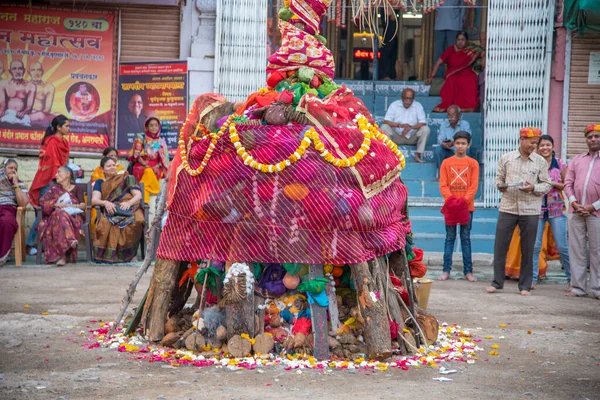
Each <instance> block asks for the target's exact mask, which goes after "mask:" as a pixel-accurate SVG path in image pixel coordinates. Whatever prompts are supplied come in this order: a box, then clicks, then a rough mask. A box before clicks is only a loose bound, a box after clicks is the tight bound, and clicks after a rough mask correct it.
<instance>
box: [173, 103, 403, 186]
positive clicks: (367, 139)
mask: <svg viewBox="0 0 600 400" xmlns="http://www.w3.org/2000/svg"><path fill="white" fill-rule="evenodd" d="M235 117H237V114H233V115H231V116H230V117H229V118H228V119H227V121H226V122H225V123H224V124H223V126H221V129H219V131H218V132H216V133H210V137H211V142H210V145H209V146H208V149H207V150H206V154H205V155H204V159H203V160H202V163H201V164H200V166H199V167H198V168H197V169H195V170H194V169H192V168H191V167H190V165H189V162H188V158H187V153H186V148H185V141H184V140H183V132H184V130H183V129H182V130H181V134H180V136H179V152H180V154H181V165H182V167H183V168H184V169H185V170H186V171H187V172H188V173H189V174H190V175H192V176H197V175H200V174H201V173H202V171H203V170H204V168H206V166H207V165H208V161H209V160H210V158H211V156H212V153H213V151H214V149H215V147H216V145H217V141H218V140H219V139H220V138H221V137H222V136H223V134H224V133H225V131H226V130H227V129H229V140H230V141H231V143H232V144H233V146H234V148H235V151H236V153H237V155H238V156H239V157H240V158H241V159H242V160H243V161H244V164H246V165H248V166H250V167H251V168H253V169H255V170H257V171H261V172H263V173H275V172H281V171H283V170H284V169H286V168H287V167H289V166H290V165H292V164H294V163H295V162H297V161H298V160H300V159H301V158H302V156H303V155H304V153H306V150H307V149H308V148H309V147H310V145H311V143H314V147H315V150H317V151H318V152H319V154H320V155H321V157H323V159H324V160H325V161H327V162H328V163H330V164H332V165H333V166H335V167H339V168H348V167H353V166H355V165H356V164H357V163H358V162H360V161H361V160H362V159H363V158H364V157H365V156H366V155H367V153H368V152H369V149H370V148H371V138H374V139H376V140H379V141H381V142H383V143H384V144H385V145H386V146H387V147H388V148H389V149H390V150H392V152H394V154H395V155H396V156H397V157H398V162H399V164H400V169H404V167H405V165H406V159H405V158H404V155H403V154H402V152H401V151H400V150H398V146H397V145H396V144H395V143H394V142H392V141H391V140H390V139H389V138H388V137H387V136H386V135H385V134H383V133H382V132H380V131H379V129H377V125H375V126H373V125H371V124H370V123H369V121H368V120H367V119H366V118H365V117H364V116H362V115H359V116H357V118H356V122H357V125H358V128H359V129H360V131H361V132H362V134H363V135H364V138H363V142H362V144H361V145H360V148H359V149H358V151H357V152H356V153H355V154H354V155H353V156H351V157H348V158H346V159H342V158H337V157H335V156H334V155H333V154H331V153H330V152H329V151H328V150H327V149H326V148H325V144H324V143H323V141H322V140H321V138H320V137H319V134H318V133H317V131H316V129H315V128H314V127H313V128H310V129H309V130H308V131H306V132H305V133H304V137H303V139H302V141H301V142H300V145H299V146H298V148H297V149H296V151H294V153H293V154H291V155H290V156H289V157H287V158H286V159H285V160H282V161H280V162H278V163H276V164H263V163H260V162H258V161H256V160H255V159H254V157H252V155H251V154H250V153H248V151H247V150H246V149H245V148H244V146H243V145H242V142H241V140H240V136H239V135H238V131H237V129H236V127H235V124H234V123H233V122H232V120H233V118H235Z"/></svg>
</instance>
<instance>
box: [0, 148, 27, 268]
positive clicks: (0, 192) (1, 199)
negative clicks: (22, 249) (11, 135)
mask: <svg viewBox="0 0 600 400" xmlns="http://www.w3.org/2000/svg"><path fill="white" fill-rule="evenodd" d="M18 170H19V165H18V164H17V162H16V161H15V160H13V159H12V158H7V159H6V160H4V162H3V163H2V165H0V266H1V265H4V264H5V263H6V260H7V259H8V255H9V254H10V248H11V245H12V242H13V238H14V237H15V233H17V230H18V229H19V224H18V223H17V207H25V206H26V205H27V204H28V203H29V197H27V190H25V185H23V182H21V181H20V180H19V175H18Z"/></svg>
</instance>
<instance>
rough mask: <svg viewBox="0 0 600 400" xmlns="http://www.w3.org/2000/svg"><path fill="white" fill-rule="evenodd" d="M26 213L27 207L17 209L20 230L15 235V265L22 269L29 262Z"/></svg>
mask: <svg viewBox="0 0 600 400" xmlns="http://www.w3.org/2000/svg"><path fill="white" fill-rule="evenodd" d="M25 211H26V207H17V224H18V225H19V228H18V229H17V233H16V234H15V239H14V241H15V264H16V265H17V267H21V266H22V265H23V262H25V261H26V260H27V252H26V251H25Z"/></svg>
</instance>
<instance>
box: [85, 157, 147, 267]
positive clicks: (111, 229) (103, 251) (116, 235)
mask: <svg viewBox="0 0 600 400" xmlns="http://www.w3.org/2000/svg"><path fill="white" fill-rule="evenodd" d="M100 166H101V167H102V171H103V172H104V176H105V179H100V180H97V181H96V183H94V191H93V192H92V206H100V207H102V208H103V209H104V210H103V213H102V214H101V215H100V217H99V219H98V220H97V221H96V232H95V233H94V235H93V236H92V239H93V241H94V260H95V261H96V262H102V263H123V262H130V261H134V262H135V261H137V260H136V259H135V255H136V254H137V250H138V246H139V243H140V239H141V238H142V234H143V227H144V212H143V211H142V209H141V208H140V207H139V204H140V201H141V200H142V192H141V190H140V187H139V185H138V183H137V181H136V180H135V178H134V177H133V176H132V175H129V174H127V173H126V172H121V173H118V174H117V166H116V163H115V160H113V159H112V158H109V157H104V158H103V159H102V161H100Z"/></svg>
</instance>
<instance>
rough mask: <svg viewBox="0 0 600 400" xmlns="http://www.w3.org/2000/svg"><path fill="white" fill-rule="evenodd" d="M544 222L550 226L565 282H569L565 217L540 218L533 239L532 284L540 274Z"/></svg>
mask: <svg viewBox="0 0 600 400" xmlns="http://www.w3.org/2000/svg"><path fill="white" fill-rule="evenodd" d="M546 222H548V223H549V224H550V229H552V235H553V236H554V241H555V242H556V247H558V253H559V254H560V261H561V263H562V265H563V267H564V268H565V275H566V276H567V281H568V282H569V283H570V282H571V262H570V261H569V245H568V243H567V216H566V215H561V216H560V217H556V218H548V217H544V218H540V221H539V223H538V230H537V236H536V237H535V244H534V245H533V284H534V285H535V284H536V283H537V279H538V275H539V273H540V267H539V263H540V251H541V250H542V239H543V237H544V229H545V227H546Z"/></svg>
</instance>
